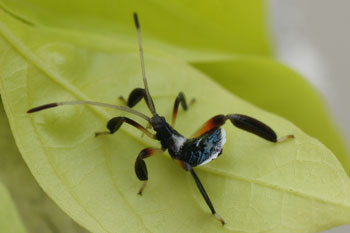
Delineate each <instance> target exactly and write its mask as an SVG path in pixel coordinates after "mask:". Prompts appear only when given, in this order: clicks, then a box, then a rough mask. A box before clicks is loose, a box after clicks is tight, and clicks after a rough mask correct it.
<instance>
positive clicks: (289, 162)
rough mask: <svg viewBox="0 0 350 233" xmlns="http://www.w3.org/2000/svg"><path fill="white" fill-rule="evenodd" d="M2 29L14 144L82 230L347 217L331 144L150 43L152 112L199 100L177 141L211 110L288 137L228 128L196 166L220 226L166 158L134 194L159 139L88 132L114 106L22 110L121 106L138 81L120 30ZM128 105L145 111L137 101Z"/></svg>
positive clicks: (11, 23) (307, 222)
mask: <svg viewBox="0 0 350 233" xmlns="http://www.w3.org/2000/svg"><path fill="white" fill-rule="evenodd" d="M0 32H1V34H2V37H1V40H0V49H1V53H2V54H4V57H6V59H2V60H1V61H0V67H1V69H0V90H1V94H2V97H3V102H4V106H5V110H6V112H7V114H8V117H9V121H10V125H11V128H12V131H13V134H14V136H15V139H16V142H17V145H18V147H19V149H20V151H21V153H22V154H23V157H24V160H25V161H26V163H27V164H28V166H29V168H30V170H31V172H32V173H33V175H34V176H35V178H36V179H37V181H38V182H39V183H40V184H41V186H42V187H43V188H44V190H45V191H46V192H47V193H48V194H49V195H50V197H51V198H52V199H54V200H55V201H56V202H57V204H58V205H59V206H60V207H61V208H62V209H64V210H65V211H66V212H67V213H68V214H69V215H70V216H71V217H72V218H73V219H75V220H76V221H77V222H79V223H80V224H81V225H83V226H85V227H86V228H87V229H88V230H90V231H92V232H293V233H295V232H317V231H320V230H323V229H328V228H330V227H332V226H335V225H339V224H346V223H349V220H350V195H349V194H350V182H349V179H348V177H347V175H346V173H345V171H344V169H343V167H342V166H341V164H340V163H339V161H338V160H337V159H336V157H335V156H334V155H333V154H332V152H331V151H329V150H328V149H327V148H326V147H325V146H324V145H323V144H321V143H320V142H319V141H318V140H316V139H314V138H311V137H309V136H307V135H306V134H305V133H303V132H302V131H301V130H300V129H298V128H297V127H296V126H294V125H293V124H292V123H290V122H288V121H286V120H284V119H282V118H280V117H278V116H276V115H274V114H271V113H267V112H265V111H263V110H261V109H259V108H257V107H254V106H253V105H251V104H249V103H247V102H245V101H243V100H241V99H240V98H238V97H236V96H234V95H232V94H231V93H230V92H228V91H226V90H225V89H223V88H221V87H220V86H219V85H217V84H216V83H215V82H213V81H211V80H210V79H209V78H208V77H207V76H205V75H203V74H202V73H200V72H198V71H197V70H195V69H193V68H192V67H191V66H189V65H188V64H186V63H184V62H182V61H180V60H178V59H176V58H174V57H170V56H165V55H162V54H161V53H160V52H156V51H155V50H154V51H148V52H147V53H146V66H147V67H146V68H147V74H148V77H150V78H149V85H150V90H151V93H152V96H153V97H154V100H155V104H156V106H157V110H158V112H159V113H160V114H161V115H165V116H166V117H167V119H169V117H170V116H171V109H172V103H173V101H174V99H175V97H176V95H177V94H178V92H179V91H184V93H185V94H186V96H187V98H188V99H191V98H196V100H197V102H196V103H195V105H193V106H192V108H191V109H189V111H188V112H186V113H183V112H181V113H179V119H178V121H177V127H176V128H177V129H178V130H179V131H180V132H182V133H183V134H184V135H185V136H189V135H191V134H192V133H193V132H194V131H195V130H196V129H197V128H198V127H199V126H200V125H201V124H202V123H203V122H205V121H206V120H207V119H209V118H210V117H211V116H213V115H215V114H219V113H234V112H237V113H241V114H247V115H250V116H253V117H255V118H257V119H259V120H261V121H263V122H265V123H267V124H268V125H270V126H271V127H272V128H273V129H275V130H276V132H277V134H278V135H279V136H283V135H286V134H290V133H292V134H294V135H295V136H296V139H295V140H292V141H289V142H286V143H283V144H278V145H275V144H272V143H269V142H266V141H264V140H262V139H260V138H257V137H256V136H254V135H250V134H248V133H246V132H243V131H240V130H238V129H236V128H234V127H233V126H232V125H229V124H227V125H225V127H224V128H225V129H226V132H227V144H226V145H225V148H224V153H223V154H222V155H221V157H220V158H219V159H217V160H215V161H213V162H211V163H210V164H208V165H206V166H203V167H199V168H198V169H197V171H198V175H199V177H200V178H201V180H202V182H203V184H204V185H205V187H206V189H207V192H208V194H209V196H210V197H211V200H212V201H213V203H214V205H215V207H216V209H217V211H218V213H219V214H220V215H221V216H222V217H223V218H224V219H225V220H226V221H227V225H225V227H222V226H220V224H219V223H218V222H217V221H216V220H215V219H214V218H213V217H212V216H211V215H210V212H209V210H208V207H207V206H206V205H205V203H204V200H203V199H202V197H201V196H200V194H199V192H198V191H197V190H196V187H195V184H194V182H193V180H192V179H191V177H190V174H187V173H185V172H184V171H183V169H182V168H180V167H178V166H176V163H174V162H172V161H171V160H170V159H169V156H167V155H165V154H164V155H159V156H154V157H152V158H150V159H148V160H147V161H146V163H147V166H148V169H149V177H150V182H149V185H148V186H147V188H146V190H145V193H144V195H143V196H142V197H140V196H138V195H136V191H137V190H138V188H139V186H140V185H141V183H140V182H139V181H138V180H137V178H136V176H135V174H134V169H133V166H134V161H135V159H136V156H137V154H138V153H139V151H140V150H141V149H143V148H145V147H148V146H150V145H152V146H156V145H158V144H157V143H155V142H151V141H150V140H149V139H146V138H143V139H142V138H140V132H138V131H136V130H134V129H133V128H130V127H127V126H123V127H122V128H121V129H120V131H119V132H118V133H117V134H115V135H113V136H106V137H99V138H95V137H94V132H96V131H101V130H104V129H105V125H106V122H107V121H108V119H109V118H111V117H113V116H116V115H119V114H121V113H120V112H119V113H118V112H113V111H108V110H104V109H101V108H94V107H86V106H70V107H69V106H67V107H61V108H57V109H51V110H47V111H44V112H40V113H37V114H35V115H34V114H33V115H30V116H29V115H27V114H25V112H26V111H27V110H28V109H29V108H31V107H34V106H37V105H40V104H45V103H49V102H53V101H57V100H74V99H82V100H90V99H93V100H96V101H102V102H107V103H118V104H120V102H119V100H118V97H119V95H123V96H127V95H128V94H129V92H130V91H131V90H132V89H133V88H135V87H142V81H141V78H140V74H141V72H140V69H139V68H138V67H139V57H138V54H137V51H136V50H135V49H133V48H128V47H125V46H124V45H125V43H124V44H123V43H121V44H119V43H118V42H119V41H123V40H124V38H122V37H121V38H116V41H117V42H116V43H115V44H114V46H111V48H110V49H109V50H107V49H106V48H107V47H108V46H106V44H101V43H97V42H98V41H99V40H95V39H94V38H92V37H88V38H85V37H84V38H82V37H80V36H81V34H75V33H74V32H71V31H69V32H68V31H62V30H59V29H52V28H47V27H40V26H30V25H26V24H23V23H21V22H19V20H18V19H14V18H13V17H11V16H9V14H7V13H4V12H1V13H0ZM135 41H136V40H135ZM136 109H137V110H139V111H142V112H147V109H146V106H145V105H144V104H139V106H137V107H136ZM135 120H136V119H135ZM144 125H145V123H144Z"/></svg>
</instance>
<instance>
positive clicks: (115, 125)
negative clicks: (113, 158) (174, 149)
mask: <svg viewBox="0 0 350 233" xmlns="http://www.w3.org/2000/svg"><path fill="white" fill-rule="evenodd" d="M124 122H125V123H127V124H129V125H132V126H134V127H135V128H137V129H139V130H140V131H142V132H143V133H144V134H146V135H147V136H149V137H150V138H153V139H155V135H154V134H152V133H151V132H149V131H148V130H147V129H146V128H145V127H143V126H142V125H140V124H139V123H137V122H136V121H134V120H131V119H130V118H127V117H114V118H112V119H110V120H109V121H108V123H107V129H108V130H109V131H104V132H96V133H95V135H96V136H100V135H105V134H114V133H115V132H117V131H118V129H119V128H120V127H121V126H122V124H123V123H124Z"/></svg>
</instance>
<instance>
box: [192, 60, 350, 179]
mask: <svg viewBox="0 0 350 233" xmlns="http://www.w3.org/2000/svg"><path fill="white" fill-rule="evenodd" d="M193 65H194V66H195V67H196V68H198V69H200V70H201V71H203V72H204V73H205V74H207V75H208V76H210V77H211V78H213V79H214V80H215V81H216V82H218V83H220V84H221V85H222V86H223V87H225V88H226V89H227V90H229V91H231V92H232V93H234V94H236V95H238V96H239V97H241V98H243V99H245V100H248V101H250V102H251V103H253V104H255V105H257V106H259V107H261V108H263V109H265V110H267V111H270V112H273V113H276V114H278V115H280V116H282V117H284V118H286V119H288V120H290V121H292V122H293V123H294V124H296V125H297V126H298V127H300V128H301V129H302V130H304V131H305V132H306V133H308V134H309V135H311V136H313V137H315V138H317V139H319V140H320V141H321V142H323V143H324V144H325V145H326V146H327V147H328V148H330V149H331V150H332V151H333V153H334V154H335V155H336V156H337V158H338V159H339V161H340V162H341V164H342V165H343V167H344V169H345V170H346V171H347V173H348V174H350V158H349V153H348V152H347V149H346V144H345V142H344V141H343V139H342V137H341V135H340V134H339V130H338V129H337V127H336V126H335V124H334V123H333V120H332V119H331V117H330V115H329V110H328V109H327V107H326V106H325V103H324V101H323V99H322V97H321V96H320V94H319V93H318V92H317V91H316V90H315V88H313V87H312V86H311V85H310V84H309V83H308V82H307V81H306V80H305V79H304V78H303V77H301V76H300V75H299V74H298V73H296V72H295V71H293V70H291V69H290V68H288V67H286V66H284V65H282V64H280V63H278V62H276V61H274V60H271V59H266V58H263V57H247V56H240V57H239V58H237V59H232V60H228V61H217V62H215V61H213V62H201V63H195V64H193Z"/></svg>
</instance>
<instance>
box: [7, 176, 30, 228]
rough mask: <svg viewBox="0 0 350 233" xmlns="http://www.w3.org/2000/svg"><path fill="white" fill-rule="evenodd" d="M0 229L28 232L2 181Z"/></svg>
mask: <svg viewBox="0 0 350 233" xmlns="http://www.w3.org/2000/svg"><path fill="white" fill-rule="evenodd" d="M0 229H1V231H2V232H7V233H25V232H27V231H26V229H25V227H24V225H23V223H22V221H21V219H20V217H19V215H18V213H17V211H16V207H15V205H14V203H13V202H12V199H11V196H10V194H9V192H8V191H7V190H6V187H5V186H4V185H3V184H2V183H1V182H0Z"/></svg>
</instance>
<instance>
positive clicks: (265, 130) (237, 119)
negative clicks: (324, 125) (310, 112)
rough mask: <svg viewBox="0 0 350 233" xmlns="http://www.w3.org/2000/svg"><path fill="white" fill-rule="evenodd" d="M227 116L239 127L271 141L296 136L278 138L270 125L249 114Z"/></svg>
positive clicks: (289, 137)
mask: <svg viewBox="0 0 350 233" xmlns="http://www.w3.org/2000/svg"><path fill="white" fill-rule="evenodd" d="M225 117H226V118H227V119H229V120H230V121H231V122H232V124H234V125H235V126H236V127H237V128H240V129H243V130H245V131H248V132H250V133H253V134H255V135H257V136H259V137H261V138H264V139H266V140H268V141H270V142H283V141H285V140H287V139H292V138H294V135H291V134H290V135H286V136H284V137H281V138H279V139H278V138H277V135H276V133H275V131H273V130H272V129H271V128H270V127H269V126H267V125H266V124H264V123H262V122H261V121H259V120H257V119H254V118H252V117H249V116H245V115H241V114H229V115H226V116H225Z"/></svg>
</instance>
